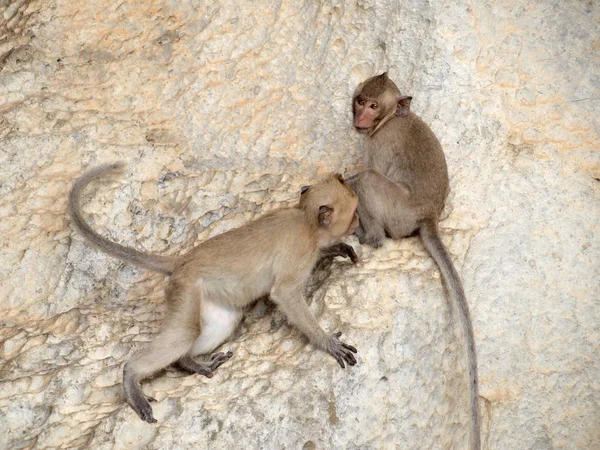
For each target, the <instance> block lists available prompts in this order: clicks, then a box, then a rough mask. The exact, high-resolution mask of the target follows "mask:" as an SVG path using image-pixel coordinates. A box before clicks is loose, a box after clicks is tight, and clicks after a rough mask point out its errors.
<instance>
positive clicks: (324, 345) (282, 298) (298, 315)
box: [271, 286, 357, 369]
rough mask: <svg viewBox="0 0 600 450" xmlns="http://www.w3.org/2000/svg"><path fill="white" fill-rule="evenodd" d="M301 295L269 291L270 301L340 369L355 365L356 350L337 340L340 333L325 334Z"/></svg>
mask: <svg viewBox="0 0 600 450" xmlns="http://www.w3.org/2000/svg"><path fill="white" fill-rule="evenodd" d="M301 294H302V291H301V289H294V288H285V287H281V286H276V287H274V288H273V290H272V291H271V300H273V301H274V302H275V304H276V305H277V306H278V307H279V309H280V310H281V311H282V312H283V313H284V314H285V315H286V317H287V318H288V320H289V321H290V322H291V323H292V324H294V325H295V326H296V327H297V328H298V329H299V330H300V331H302V333H304V335H305V336H306V337H307V338H308V339H309V340H310V342H311V343H312V344H313V345H315V346H316V347H318V348H320V349H322V350H325V351H326V352H327V353H329V354H330V355H331V356H333V357H334V358H335V360H336V361H337V362H338V364H339V365H340V366H341V367H342V369H343V368H344V367H345V366H344V362H346V364H348V365H349V366H353V365H355V364H356V357H355V356H354V353H356V352H357V350H356V348H354V347H352V346H351V345H347V344H345V343H343V342H342V341H340V340H339V337H340V335H341V334H342V333H334V334H332V335H328V334H327V333H325V331H323V329H322V328H321V327H320V326H319V324H318V323H317V321H316V319H315V318H314V316H313V315H312V314H311V312H310V310H309V309H308V306H306V302H305V301H304V298H302V295H301Z"/></svg>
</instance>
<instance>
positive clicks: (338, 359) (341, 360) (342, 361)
mask: <svg viewBox="0 0 600 450" xmlns="http://www.w3.org/2000/svg"><path fill="white" fill-rule="evenodd" d="M333 357H334V358H335V359H336V361H337V362H338V364H339V365H340V367H341V368H342V369H345V368H346V366H344V360H343V359H342V358H341V357H340V356H338V355H333Z"/></svg>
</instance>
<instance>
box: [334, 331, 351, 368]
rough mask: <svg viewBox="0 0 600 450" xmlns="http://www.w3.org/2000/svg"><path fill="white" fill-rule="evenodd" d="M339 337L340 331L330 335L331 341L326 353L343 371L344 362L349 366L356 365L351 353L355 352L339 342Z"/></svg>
mask: <svg viewBox="0 0 600 450" xmlns="http://www.w3.org/2000/svg"><path fill="white" fill-rule="evenodd" d="M341 335H342V332H341V331H338V332H337V333H334V334H333V335H331V341H330V342H329V348H328V349H327V351H328V352H329V353H330V354H331V356H333V357H334V358H335V360H336V361H337V362H338V364H339V365H340V366H341V367H342V369H343V368H344V367H345V366H344V361H345V362H346V364H348V365H349V366H353V365H355V364H356V358H355V357H354V355H353V353H356V352H357V350H356V348H354V347H353V346H351V345H348V344H344V343H343V342H342V341H340V339H339V337H340V336H341Z"/></svg>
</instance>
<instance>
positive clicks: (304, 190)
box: [300, 186, 310, 195]
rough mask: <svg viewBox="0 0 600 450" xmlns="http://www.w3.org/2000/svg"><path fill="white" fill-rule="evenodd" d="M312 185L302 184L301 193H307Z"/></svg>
mask: <svg viewBox="0 0 600 450" xmlns="http://www.w3.org/2000/svg"><path fill="white" fill-rule="evenodd" d="M309 188H310V186H300V195H303V194H306V191H308V189H309Z"/></svg>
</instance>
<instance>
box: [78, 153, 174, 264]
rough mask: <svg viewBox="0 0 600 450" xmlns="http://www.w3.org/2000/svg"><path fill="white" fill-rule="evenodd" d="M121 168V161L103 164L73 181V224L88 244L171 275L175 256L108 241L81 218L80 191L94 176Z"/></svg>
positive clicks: (123, 259)
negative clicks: (148, 251) (144, 250)
mask: <svg viewBox="0 0 600 450" xmlns="http://www.w3.org/2000/svg"><path fill="white" fill-rule="evenodd" d="M122 168H123V164H122V163H113V164H104V165H101V166H98V167H96V168H94V169H92V170H90V171H88V172H86V173H85V174H84V175H83V176H82V177H81V178H79V179H78V180H77V181H76V182H75V184H74V185H73V188H72V189H71V193H70V194H69V213H70V215H71V218H72V219H73V224H74V225H75V228H77V229H78V230H79V231H80V232H81V234H83V236H84V237H85V238H86V239H87V240H88V242H89V243H90V244H92V245H93V246H94V247H97V248H98V249H100V250H102V251H103V252H105V253H108V254H109V255H112V256H114V257H116V258H119V259H120V260H122V261H125V262H128V263H131V264H134V265H136V266H140V267H143V268H145V269H150V270H154V271H157V272H160V273H164V274H166V275H171V274H172V273H173V270H174V269H175V263H176V258H173V257H169V256H162V255H149V254H146V253H142V252H139V251H137V250H134V249H133V248H129V247H125V246H123V245H119V244H117V243H115V242H112V241H109V240H108V239H106V238H104V237H102V236H100V235H99V234H98V233H96V232H95V231H94V230H92V228H91V227H90V226H89V225H88V224H87V223H86V221H85V219H84V218H83V214H82V213H81V204H80V194H81V191H82V190H83V189H84V188H85V187H86V186H87V185H88V183H89V182H90V181H92V180H93V179H94V178H96V177H99V176H101V175H105V174H107V173H109V172H112V171H115V170H118V169H122Z"/></svg>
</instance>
